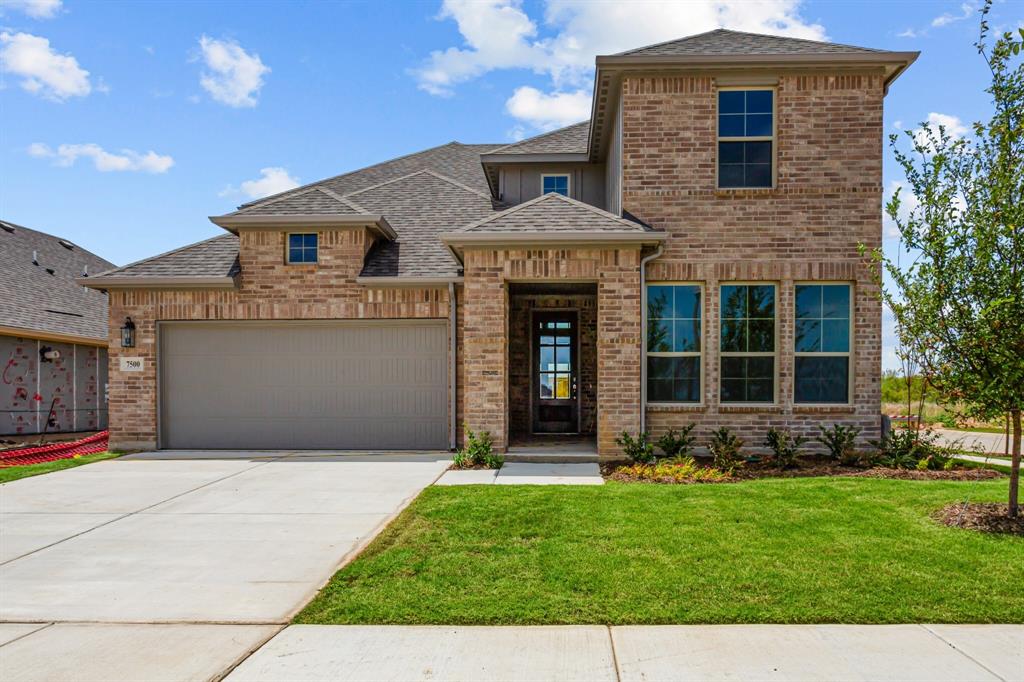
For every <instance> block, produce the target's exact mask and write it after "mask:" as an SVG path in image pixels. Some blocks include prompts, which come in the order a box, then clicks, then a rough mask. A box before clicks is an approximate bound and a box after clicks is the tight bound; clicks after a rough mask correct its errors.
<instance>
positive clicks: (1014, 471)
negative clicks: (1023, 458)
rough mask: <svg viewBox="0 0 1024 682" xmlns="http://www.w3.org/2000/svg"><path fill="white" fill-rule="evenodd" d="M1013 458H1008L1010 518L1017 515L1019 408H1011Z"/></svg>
mask: <svg viewBox="0 0 1024 682" xmlns="http://www.w3.org/2000/svg"><path fill="white" fill-rule="evenodd" d="M1011 414H1012V415H1013V459H1012V460H1010V518H1014V517H1016V516H1017V512H1018V504H1017V494H1018V492H1019V490H1020V410H1013V411H1012V412H1011Z"/></svg>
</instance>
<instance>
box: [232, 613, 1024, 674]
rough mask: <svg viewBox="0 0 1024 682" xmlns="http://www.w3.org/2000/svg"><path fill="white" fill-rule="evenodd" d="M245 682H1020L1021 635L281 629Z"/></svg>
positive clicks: (902, 628)
mask: <svg viewBox="0 0 1024 682" xmlns="http://www.w3.org/2000/svg"><path fill="white" fill-rule="evenodd" d="M226 679H227V680H228V682H250V681H256V680H285V679H287V680H351V681H356V680H359V681H375V680H381V681H383V680H389V681H391V680H431V681H432V682H438V681H443V680H472V681H480V682H484V681H488V682H497V681H505V680H508V681H511V680H560V681H561V680H580V681H581V682H582V681H591V680H593V681H595V682H597V681H601V680H607V681H630V682H632V681H634V680H635V681H638V682H639V681H640V680H644V681H648V682H650V681H652V680H921V681H922V682H923V681H926V680H927V681H929V682H944V681H946V680H949V681H951V682H952V681H954V680H955V681H957V682H963V681H972V680H1007V681H1010V680H1013V681H1019V680H1024V626H1021V625H666V626H626V627H610V628H609V627H605V626H601V625H584V626H534V627H458V626H360V625H350V626H345V625H293V626H290V627H288V628H285V629H284V630H283V631H282V632H281V633H280V634H278V635H277V636H276V637H274V638H273V639H272V640H270V642H268V643H267V644H266V645H265V646H263V647H262V648H261V649H260V650H258V651H257V652H256V653H255V654H253V655H252V656H250V657H249V658H248V659H247V660H245V661H244V662H243V663H242V664H241V665H239V666H238V667H237V668H236V669H235V670H234V671H233V672H232V673H231V674H230V675H229V676H228V677H227V678H226Z"/></svg>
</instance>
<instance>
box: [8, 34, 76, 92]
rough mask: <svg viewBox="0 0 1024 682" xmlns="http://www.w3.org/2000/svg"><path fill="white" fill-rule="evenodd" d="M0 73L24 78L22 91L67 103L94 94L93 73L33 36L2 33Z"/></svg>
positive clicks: (44, 39) (46, 42) (48, 43)
mask: <svg viewBox="0 0 1024 682" xmlns="http://www.w3.org/2000/svg"><path fill="white" fill-rule="evenodd" d="M0 69H2V70H3V71H5V72H9V73H12V74H14V75H16V76H20V77H21V87H22V88H23V89H24V90H26V91H28V92H31V93H32V94H35V95H39V96H40V97H45V98H46V99H50V100H54V101H57V102H63V101H64V100H66V99H67V98H69V97H84V96H86V95H88V94H89V92H90V91H91V90H92V85H91V84H90V83H89V72H88V71H86V70H85V69H83V68H82V67H80V66H79V65H78V60H77V59H75V58H74V57H72V56H71V55H70V54H59V53H57V52H55V51H54V50H53V48H51V47H50V41H49V40H47V39H46V38H43V37H41V36H34V35H32V34H30V33H7V32H4V33H0Z"/></svg>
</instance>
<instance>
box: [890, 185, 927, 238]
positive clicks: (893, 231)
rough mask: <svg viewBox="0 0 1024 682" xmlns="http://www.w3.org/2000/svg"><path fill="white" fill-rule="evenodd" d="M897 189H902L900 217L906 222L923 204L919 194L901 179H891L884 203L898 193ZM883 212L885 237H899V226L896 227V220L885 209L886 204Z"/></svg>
mask: <svg viewBox="0 0 1024 682" xmlns="http://www.w3.org/2000/svg"><path fill="white" fill-rule="evenodd" d="M896 190H899V191H900V212H899V218H900V221H902V222H906V220H907V219H908V218H909V217H910V214H911V213H912V212H913V211H914V210H915V209H916V208H917V207H918V206H920V205H921V202H920V201H919V200H918V198H917V195H916V194H914V193H913V192H912V191H910V189H909V188H908V187H906V186H905V185H904V184H903V183H902V182H900V181H899V180H891V181H890V182H889V186H888V187H886V190H885V198H884V200H883V203H884V204H888V203H889V200H890V199H892V196H893V195H894V194H896ZM882 213H883V214H882V227H883V228H884V237H885V238H886V239H899V238H900V231H899V228H897V227H896V223H895V221H893V219H892V218H890V217H889V212H888V211H885V210H884V206H883V212H882Z"/></svg>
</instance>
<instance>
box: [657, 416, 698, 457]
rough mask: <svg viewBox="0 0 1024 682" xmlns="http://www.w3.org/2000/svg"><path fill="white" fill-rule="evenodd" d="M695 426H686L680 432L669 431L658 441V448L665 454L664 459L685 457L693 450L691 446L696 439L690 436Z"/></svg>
mask: <svg viewBox="0 0 1024 682" xmlns="http://www.w3.org/2000/svg"><path fill="white" fill-rule="evenodd" d="M696 426H697V425H696V424H688V425H687V426H684V427H683V430H682V431H676V430H675V429H669V430H668V431H666V432H665V433H664V434H663V435H662V436H661V438H659V439H658V447H659V448H661V451H662V452H664V453H665V456H666V457H674V458H678V457H686V456H688V455H689V454H690V452H691V451H692V450H693V444H694V443H695V442H696V441H697V437H696V436H694V435H691V432H692V431H693V429H694V427H696Z"/></svg>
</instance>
